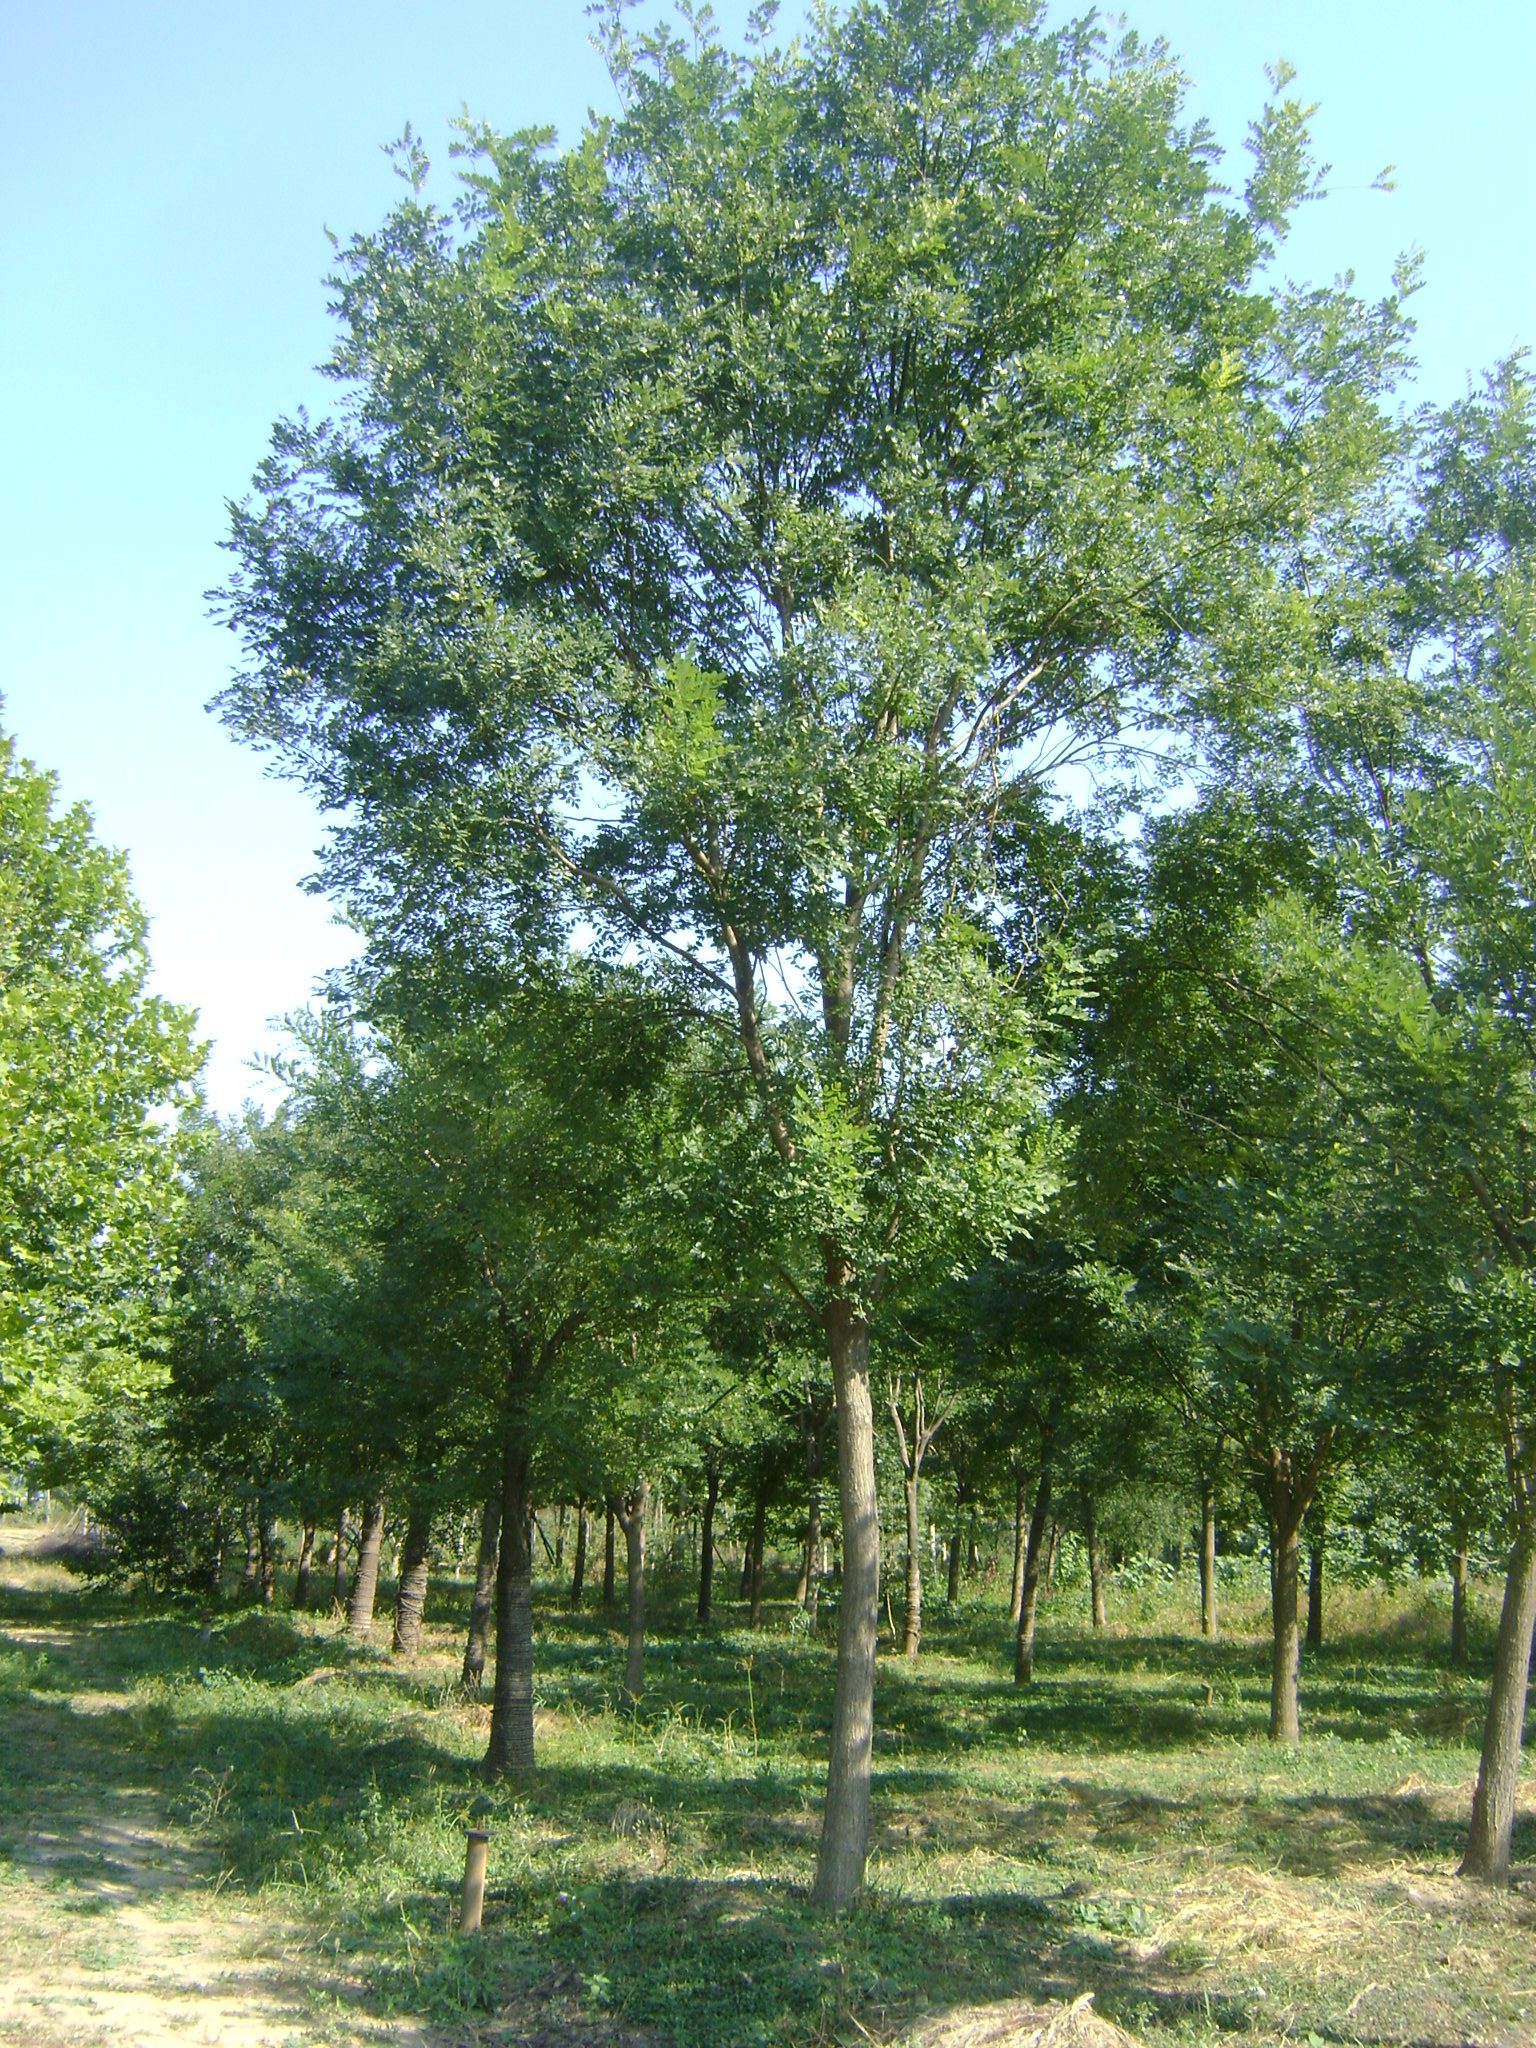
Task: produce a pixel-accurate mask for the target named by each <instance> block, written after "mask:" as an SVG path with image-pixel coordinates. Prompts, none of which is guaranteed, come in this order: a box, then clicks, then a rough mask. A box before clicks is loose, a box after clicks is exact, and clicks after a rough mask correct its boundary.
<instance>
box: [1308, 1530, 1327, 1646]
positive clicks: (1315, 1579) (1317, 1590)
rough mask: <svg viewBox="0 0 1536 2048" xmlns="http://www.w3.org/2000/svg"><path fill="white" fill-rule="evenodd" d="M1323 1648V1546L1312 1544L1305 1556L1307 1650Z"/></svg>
mask: <svg viewBox="0 0 1536 2048" xmlns="http://www.w3.org/2000/svg"><path fill="white" fill-rule="evenodd" d="M1322 1647H1323V1546H1322V1544H1321V1543H1320V1542H1319V1543H1314V1544H1313V1545H1312V1546H1311V1548H1310V1550H1309V1552H1308V1555H1307V1648H1308V1649H1309V1650H1320V1649H1321V1648H1322Z"/></svg>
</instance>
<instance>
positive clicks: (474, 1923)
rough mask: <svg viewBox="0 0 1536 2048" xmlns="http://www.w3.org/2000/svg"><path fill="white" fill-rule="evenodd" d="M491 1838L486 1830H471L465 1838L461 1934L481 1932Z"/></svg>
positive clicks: (460, 1916)
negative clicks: (488, 1849)
mask: <svg viewBox="0 0 1536 2048" xmlns="http://www.w3.org/2000/svg"><path fill="white" fill-rule="evenodd" d="M490 1839H491V1838H490V1836H489V1835H488V1834H487V1833H486V1831H485V1829H484V1828H471V1829H470V1830H469V1832H468V1834H467V1835H466V1836H465V1838H464V1897H463V1901H462V1903H461V1904H460V1907H459V1932H460V1934H478V1933H479V1932H480V1909H481V1907H482V1906H483V1905H484V1903H485V1855H486V1844H487V1843H488V1842H489V1841H490Z"/></svg>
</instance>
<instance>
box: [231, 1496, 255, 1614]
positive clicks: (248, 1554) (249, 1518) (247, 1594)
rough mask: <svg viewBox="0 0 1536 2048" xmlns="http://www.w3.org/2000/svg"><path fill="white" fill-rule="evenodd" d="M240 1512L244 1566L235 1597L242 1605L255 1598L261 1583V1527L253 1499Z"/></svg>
mask: <svg viewBox="0 0 1536 2048" xmlns="http://www.w3.org/2000/svg"><path fill="white" fill-rule="evenodd" d="M240 1512H241V1517H242V1519H243V1521H244V1523H245V1568H244V1570H243V1571H242V1572H241V1574H240V1585H239V1588H238V1590H237V1591H236V1594H235V1598H236V1599H237V1600H238V1601H240V1603H241V1604H242V1605H244V1603H245V1602H246V1601H247V1600H254V1599H255V1598H256V1589H257V1587H258V1586H259V1585H260V1584H261V1529H260V1527H259V1524H258V1519H257V1514H256V1503H255V1502H254V1501H251V1500H248V1501H246V1502H245V1503H244V1505H243V1506H242V1508H241V1511H240Z"/></svg>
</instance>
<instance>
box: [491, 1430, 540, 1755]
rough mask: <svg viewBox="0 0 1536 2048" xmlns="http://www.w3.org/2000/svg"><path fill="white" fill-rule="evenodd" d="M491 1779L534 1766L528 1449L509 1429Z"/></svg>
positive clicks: (503, 1482) (503, 1474)
mask: <svg viewBox="0 0 1536 2048" xmlns="http://www.w3.org/2000/svg"><path fill="white" fill-rule="evenodd" d="M492 1700H493V1704H492V1707H491V1739H490V1743H489V1745H488V1747H487V1749H486V1752H485V1764H484V1770H485V1774H486V1776H487V1777H488V1778H505V1777H513V1776H524V1775H526V1774H527V1773H528V1772H529V1771H531V1770H532V1769H533V1559H532V1557H531V1556H530V1555H529V1551H528V1451H527V1446H526V1445H525V1444H524V1443H523V1441H522V1433H521V1431H520V1430H518V1429H516V1428H509V1429H508V1431H507V1441H506V1445H505V1448H504V1450H503V1452H502V1462H501V1547H500V1554H499V1555H498V1557H497V1560H496V1684H495V1690H494V1693H493V1695H492Z"/></svg>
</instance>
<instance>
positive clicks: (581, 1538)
mask: <svg viewBox="0 0 1536 2048" xmlns="http://www.w3.org/2000/svg"><path fill="white" fill-rule="evenodd" d="M591 1520H592V1518H591V1516H590V1515H589V1514H588V1513H587V1504H586V1502H585V1501H584V1500H579V1501H577V1503H576V1557H575V1561H574V1563H573V1564H572V1566H571V1612H572V1613H573V1614H574V1613H575V1612H576V1610H577V1609H578V1608H579V1607H580V1606H581V1589H582V1587H583V1586H584V1585H585V1583H586V1578H587V1534H588V1529H589V1525H590V1523H591Z"/></svg>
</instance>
